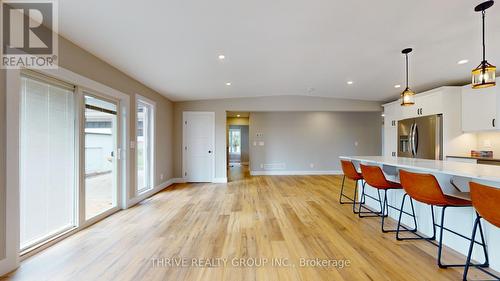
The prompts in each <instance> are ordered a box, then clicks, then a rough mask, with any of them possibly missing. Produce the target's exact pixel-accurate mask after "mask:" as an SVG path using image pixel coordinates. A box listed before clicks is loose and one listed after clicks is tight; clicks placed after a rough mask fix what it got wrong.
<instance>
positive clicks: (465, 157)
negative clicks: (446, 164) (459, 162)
mask: <svg viewBox="0 0 500 281" xmlns="http://www.w3.org/2000/svg"><path fill="white" fill-rule="evenodd" d="M446 157H450V158H462V159H476V160H481V161H492V162H500V159H496V158H488V157H472V156H457V155H446Z"/></svg>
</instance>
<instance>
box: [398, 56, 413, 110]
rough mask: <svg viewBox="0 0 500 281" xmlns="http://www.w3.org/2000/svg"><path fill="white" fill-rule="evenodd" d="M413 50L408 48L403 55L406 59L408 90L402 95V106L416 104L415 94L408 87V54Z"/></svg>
mask: <svg viewBox="0 0 500 281" xmlns="http://www.w3.org/2000/svg"><path fill="white" fill-rule="evenodd" d="M411 51H412V48H406V49H404V50H403V51H402V53H403V54H404V55H405V57H406V88H405V90H404V91H403V92H402V93H401V106H411V105H414V104H415V93H414V92H413V91H412V90H411V89H410V88H409V87H408V54H409V53H411Z"/></svg>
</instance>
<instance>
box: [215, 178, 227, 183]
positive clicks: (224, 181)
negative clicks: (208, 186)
mask: <svg viewBox="0 0 500 281" xmlns="http://www.w3.org/2000/svg"><path fill="white" fill-rule="evenodd" d="M212 182H213V183H226V182H227V178H214V179H213V180H212Z"/></svg>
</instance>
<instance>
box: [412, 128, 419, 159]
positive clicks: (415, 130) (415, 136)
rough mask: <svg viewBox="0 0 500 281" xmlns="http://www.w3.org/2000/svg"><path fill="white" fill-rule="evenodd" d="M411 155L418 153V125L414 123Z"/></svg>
mask: <svg viewBox="0 0 500 281" xmlns="http://www.w3.org/2000/svg"><path fill="white" fill-rule="evenodd" d="M413 151H414V152H413V154H414V155H413V156H414V157H416V156H417V153H418V126H417V124H415V126H414V127H413Z"/></svg>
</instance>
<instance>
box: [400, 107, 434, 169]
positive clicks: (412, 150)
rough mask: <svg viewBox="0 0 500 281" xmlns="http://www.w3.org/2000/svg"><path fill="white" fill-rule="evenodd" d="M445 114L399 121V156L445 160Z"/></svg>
mask: <svg viewBox="0 0 500 281" xmlns="http://www.w3.org/2000/svg"><path fill="white" fill-rule="evenodd" d="M442 147H443V116H442V115H441V114H439V115H430V116H423V117H418V118H410V119H405V120H400V121H398V157H410V158H421V159H437V160H443V150H442Z"/></svg>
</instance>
